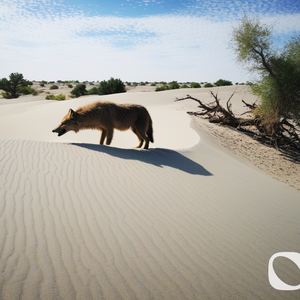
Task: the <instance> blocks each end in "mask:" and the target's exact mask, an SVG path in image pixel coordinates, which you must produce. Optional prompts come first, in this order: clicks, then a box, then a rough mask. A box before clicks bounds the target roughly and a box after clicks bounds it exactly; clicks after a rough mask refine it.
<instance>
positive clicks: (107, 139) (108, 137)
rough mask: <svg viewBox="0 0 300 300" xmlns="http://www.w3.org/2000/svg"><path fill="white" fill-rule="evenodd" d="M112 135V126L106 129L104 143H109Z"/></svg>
mask: <svg viewBox="0 0 300 300" xmlns="http://www.w3.org/2000/svg"><path fill="white" fill-rule="evenodd" d="M113 135H114V129H113V128H109V129H107V138H106V145H110V143H111V141H112V138H113Z"/></svg>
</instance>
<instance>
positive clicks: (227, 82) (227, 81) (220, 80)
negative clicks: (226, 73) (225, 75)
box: [215, 79, 232, 86]
mask: <svg viewBox="0 0 300 300" xmlns="http://www.w3.org/2000/svg"><path fill="white" fill-rule="evenodd" d="M215 85H216V86H225V85H232V82H231V81H229V80H225V79H219V80H218V81H216V82H215Z"/></svg>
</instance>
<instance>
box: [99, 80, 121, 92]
mask: <svg viewBox="0 0 300 300" xmlns="http://www.w3.org/2000/svg"><path fill="white" fill-rule="evenodd" d="M98 90H99V94H100V95H108V94H115V93H125V92H126V88H125V84H124V83H123V81H122V80H121V79H114V78H112V77H111V78H110V79H109V80H108V81H106V80H103V81H101V82H100V85H99V88H98Z"/></svg>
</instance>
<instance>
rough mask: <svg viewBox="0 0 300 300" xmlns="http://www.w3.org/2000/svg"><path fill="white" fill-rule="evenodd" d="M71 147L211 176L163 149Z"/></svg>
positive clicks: (94, 145)
mask: <svg viewBox="0 0 300 300" xmlns="http://www.w3.org/2000/svg"><path fill="white" fill-rule="evenodd" d="M71 145H74V146H78V147H82V148H85V149H89V150H92V151H97V152H101V153H105V154H108V155H111V156H114V157H118V158H122V159H128V160H138V161H141V162H144V163H147V164H151V165H155V166H157V167H160V168H162V167H163V166H168V167H171V168H174V169H178V170H181V171H183V172H186V173H189V174H193V175H202V176H211V175H212V174H211V173H210V172H209V171H207V170H206V169H205V168H204V167H202V166H201V165H199V164H198V163H196V162H194V161H193V160H191V159H189V158H187V157H185V156H184V155H182V154H180V153H178V152H177V151H175V150H170V149H163V148H152V149H148V150H138V149H122V148H115V147H112V146H104V145H96V144H85V143H83V144H81V143H71Z"/></svg>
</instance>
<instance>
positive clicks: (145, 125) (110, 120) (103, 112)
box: [52, 102, 154, 149]
mask: <svg viewBox="0 0 300 300" xmlns="http://www.w3.org/2000/svg"><path fill="white" fill-rule="evenodd" d="M114 128H115V129H118V130H127V129H129V128H130V129H131V130H132V131H133V132H134V133H135V134H136V135H137V137H138V139H139V144H138V146H137V148H141V147H142V145H143V143H144V141H145V147H144V149H148V147H149V141H150V142H152V143H153V142H154V140H153V128H152V120H151V117H150V115H149V112H148V111H147V109H146V108H145V107H144V106H141V105H137V104H116V103H112V102H95V103H92V104H89V105H87V106H83V107H80V108H78V109H77V110H76V111H74V110H72V109H70V110H69V112H68V114H67V115H66V116H65V117H64V118H63V119H62V121H61V123H60V125H59V126H58V127H56V128H55V129H53V130H52V132H56V133H58V136H61V135H63V134H65V133H66V132H68V131H70V130H73V131H75V132H76V133H77V132H78V131H79V130H81V129H98V130H101V131H102V133H101V138H100V144H101V145H103V143H104V140H105V138H106V145H109V144H110V143H111V141H112V138H113V132H114Z"/></svg>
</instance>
